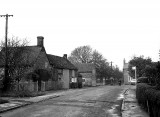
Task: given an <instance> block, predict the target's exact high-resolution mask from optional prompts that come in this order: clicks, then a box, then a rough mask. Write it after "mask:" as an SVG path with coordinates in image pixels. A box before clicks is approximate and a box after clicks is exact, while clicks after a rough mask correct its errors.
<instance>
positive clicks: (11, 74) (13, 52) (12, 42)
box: [0, 37, 29, 91]
mask: <svg viewBox="0 0 160 117" xmlns="http://www.w3.org/2000/svg"><path fill="white" fill-rule="evenodd" d="M28 43H29V42H28V41H27V40H26V39H23V40H20V39H19V38H18V37H12V38H11V39H8V42H7V45H8V46H7V61H8V62H7V63H8V64H7V69H8V70H7V71H8V72H7V74H6V75H7V78H5V79H4V80H3V85H4V87H3V90H4V91H6V90H8V89H9V87H10V86H11V83H13V82H16V81H17V82H19V81H20V80H21V78H22V77H23V75H24V72H25V70H26V69H27V66H26V64H25V63H26V59H27V58H26V56H25V54H24V53H27V51H28V48H27V47H26V46H27V45H28ZM0 45H1V53H0V54H1V57H0V61H1V67H4V62H5V47H4V42H3V41H2V42H1V43H0Z"/></svg>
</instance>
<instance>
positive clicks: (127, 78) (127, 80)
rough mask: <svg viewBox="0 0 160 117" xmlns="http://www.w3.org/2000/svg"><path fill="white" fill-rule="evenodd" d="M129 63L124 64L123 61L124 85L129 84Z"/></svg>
mask: <svg viewBox="0 0 160 117" xmlns="http://www.w3.org/2000/svg"><path fill="white" fill-rule="evenodd" d="M128 67H129V63H126V61H125V59H124V61H123V78H124V84H125V85H127V84H130V80H131V77H130V75H129V71H128Z"/></svg>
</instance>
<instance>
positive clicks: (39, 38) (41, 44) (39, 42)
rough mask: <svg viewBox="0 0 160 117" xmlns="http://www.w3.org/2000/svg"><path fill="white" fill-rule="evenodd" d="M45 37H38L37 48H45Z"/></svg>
mask: <svg viewBox="0 0 160 117" xmlns="http://www.w3.org/2000/svg"><path fill="white" fill-rule="evenodd" d="M43 39H44V37H43V36H38V37H37V46H40V47H43Z"/></svg>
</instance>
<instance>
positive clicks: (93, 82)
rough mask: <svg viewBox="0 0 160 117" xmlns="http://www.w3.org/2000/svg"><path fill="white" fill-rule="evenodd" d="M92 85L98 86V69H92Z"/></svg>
mask: <svg viewBox="0 0 160 117" xmlns="http://www.w3.org/2000/svg"><path fill="white" fill-rule="evenodd" d="M92 86H96V70H95V69H93V70H92Z"/></svg>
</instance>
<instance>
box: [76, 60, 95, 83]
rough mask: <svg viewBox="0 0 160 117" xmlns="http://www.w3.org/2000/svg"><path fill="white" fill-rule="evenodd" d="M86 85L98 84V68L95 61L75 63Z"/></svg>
mask: <svg viewBox="0 0 160 117" xmlns="http://www.w3.org/2000/svg"><path fill="white" fill-rule="evenodd" d="M74 65H75V66H76V67H77V68H78V73H79V74H80V75H81V76H82V79H83V85H84V86H96V68H95V65H94V64H93V63H75V64H74Z"/></svg>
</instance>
